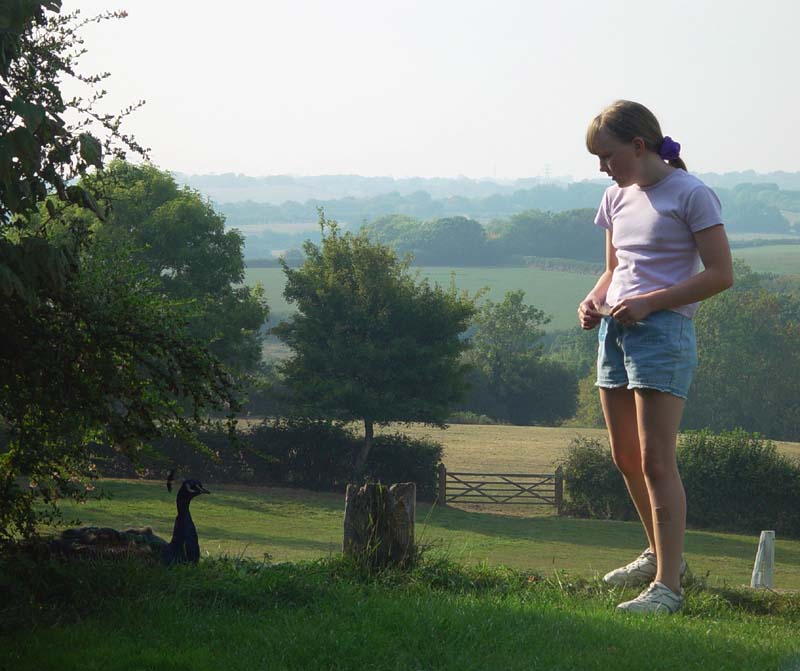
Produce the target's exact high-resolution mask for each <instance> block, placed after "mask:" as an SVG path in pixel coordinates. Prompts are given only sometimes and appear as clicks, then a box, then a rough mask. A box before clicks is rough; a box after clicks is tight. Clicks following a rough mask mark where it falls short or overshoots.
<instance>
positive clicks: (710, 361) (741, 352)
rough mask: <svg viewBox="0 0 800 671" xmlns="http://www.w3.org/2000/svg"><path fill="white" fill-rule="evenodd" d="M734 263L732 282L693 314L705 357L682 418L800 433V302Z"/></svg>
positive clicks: (721, 426)
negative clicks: (799, 395) (779, 291)
mask: <svg viewBox="0 0 800 671" xmlns="http://www.w3.org/2000/svg"><path fill="white" fill-rule="evenodd" d="M734 270H735V275H736V283H735V284H734V286H733V288H732V289H729V290H728V291H725V292H723V293H721V294H718V295H717V296H714V297H713V298H710V299H709V300H707V301H705V302H704V303H703V304H702V305H701V306H700V309H699V310H698V312H697V315H696V316H695V325H696V331H697V348H698V359H699V364H698V368H697V372H696V374H695V380H694V383H693V384H692V388H691V390H690V392H689V399H688V401H687V403H686V410H685V411H684V421H683V425H684V426H685V427H686V428H704V427H708V428H710V429H711V430H713V431H720V430H728V429H733V428H736V427H742V428H744V429H745V430H747V431H757V432H759V433H761V434H763V435H766V436H769V437H771V438H776V439H783V440H798V439H800V399H799V397H798V395H797V389H798V388H800V323H798V315H800V301H798V300H797V298H796V297H792V296H791V295H784V294H779V293H775V292H770V291H768V290H766V289H765V288H764V287H763V285H762V279H761V277H760V276H759V275H758V274H756V273H754V272H753V271H752V270H751V269H750V268H749V267H748V266H747V265H746V264H745V263H743V262H741V261H738V260H737V261H736V262H735V265H734Z"/></svg>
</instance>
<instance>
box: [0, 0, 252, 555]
mask: <svg viewBox="0 0 800 671" xmlns="http://www.w3.org/2000/svg"><path fill="white" fill-rule="evenodd" d="M58 9H59V3H58V2H55V1H51V2H32V1H30V0H17V1H16V2H10V3H4V4H3V5H2V6H1V7H0V65H2V69H0V78H2V82H0V120H1V121H2V123H3V124H4V126H3V134H2V137H0V203H1V204H2V206H1V207H0V314H2V315H3V319H2V320H0V418H1V419H2V426H0V429H2V434H3V435H2V445H0V540H9V539H12V538H15V537H19V536H28V535H31V534H33V533H34V532H35V531H36V528H37V524H38V523H39V522H40V521H42V520H51V519H53V518H55V517H57V514H58V505H57V504H58V501H59V500H60V499H61V498H63V497H72V498H75V499H78V500H81V499H83V498H85V497H86V496H87V495H88V492H89V491H90V490H91V484H90V483H89V481H88V479H89V478H91V477H93V476H94V475H95V472H94V470H93V466H92V464H91V461H90V458H89V454H88V445H89V443H90V442H91V441H92V440H97V441H104V442H108V443H110V444H113V445H116V446H117V447H118V448H119V449H120V450H122V451H124V452H125V453H127V454H129V455H132V456H135V454H136V451H137V450H138V449H139V448H140V447H141V445H142V442H143V441H144V440H146V439H148V438H151V437H154V436H161V435H168V434H173V435H175V434H177V435H181V436H183V437H184V438H185V439H187V440H194V430H195V428H196V427H197V426H198V425H200V424H202V423H204V422H206V421H207V420H206V417H207V415H208V412H209V411H210V410H227V411H232V410H234V409H235V408H236V403H237V401H236V398H235V395H234V386H233V383H232V380H231V379H230V377H229V375H228V374H227V373H226V372H225V370H224V369H223V367H222V365H221V364H220V362H219V361H218V360H217V358H216V357H215V356H213V355H212V354H211V353H210V352H209V351H208V349H207V348H206V347H204V346H203V345H202V344H201V343H199V342H198V341H197V340H196V339H195V338H193V337H191V334H190V333H189V326H188V323H189V316H190V315H189V314H188V312H187V310H186V309H185V306H184V305H181V304H178V303H175V302H174V301H170V300H168V299H165V297H164V295H163V290H162V288H161V286H160V282H159V280H158V279H157V278H153V277H152V275H151V274H150V272H149V270H148V269H147V268H146V267H144V266H143V265H142V264H141V262H139V261H137V260H136V259H135V258H134V255H132V254H131V253H130V252H129V250H127V249H126V248H125V247H124V246H114V245H110V244H108V242H107V241H103V240H101V239H98V238H97V237H95V236H94V235H93V234H92V231H91V230H90V227H88V226H86V225H84V222H83V220H82V219H81V218H79V217H74V218H70V217H67V216H65V214H64V209H65V208H67V207H79V208H87V209H90V210H92V211H93V212H95V213H96V214H98V215H100V216H104V212H103V211H102V209H101V208H100V207H99V206H98V205H97V202H96V200H95V199H94V198H93V197H92V196H91V194H90V193H89V192H88V191H87V190H86V189H85V188H83V187H82V186H80V185H78V184H70V182H71V180H73V179H74V178H76V177H78V176H80V175H83V174H86V173H87V172H89V171H91V170H96V169H98V168H100V167H102V164H103V155H106V156H108V155H115V154H116V155H122V154H124V149H125V148H127V149H129V150H130V149H133V150H138V149H141V148H140V147H139V146H138V145H137V144H136V143H135V141H134V140H133V139H132V138H129V137H127V136H125V135H123V134H122V133H121V131H120V125H119V124H120V122H121V119H122V118H123V117H124V116H125V114H126V113H127V111H124V112H123V113H122V114H121V115H116V116H115V115H104V114H99V113H96V112H95V111H94V105H95V103H96V102H97V101H98V100H100V99H101V98H102V96H103V92H102V91H101V90H97V89H96V87H97V85H98V84H99V83H100V82H101V81H102V80H103V78H104V76H102V75H101V76H98V77H81V76H80V75H78V74H77V73H76V69H75V65H76V59H77V57H78V56H79V55H80V54H81V53H82V51H81V49H80V39H79V37H78V32H77V31H78V30H79V28H80V26H81V25H82V22H81V21H79V20H78V17H77V13H74V14H70V15H65V16H60V15H58V13H57V12H58ZM115 16H121V14H113V13H110V14H106V15H103V17H101V19H102V18H104V17H105V18H112V17H115ZM71 75H74V76H76V77H78V78H79V79H81V80H82V81H84V83H86V84H87V85H88V86H89V87H90V89H92V90H93V91H94V92H93V93H92V94H91V96H90V97H89V98H88V99H87V100H82V99H81V98H75V99H72V100H71V101H69V102H68V103H65V102H64V100H63V99H62V96H61V90H60V85H61V82H62V79H63V78H64V77H65V76H71ZM93 87H94V88H93ZM65 111H71V112H72V113H73V115H74V116H75V118H77V121H76V122H75V124H74V125H68V124H67V123H66V122H64V121H63V117H62V115H63V114H64V113H65ZM128 111H130V108H129V110H128ZM90 128H97V129H99V131H98V135H99V137H97V136H95V135H93V134H92V133H91V132H90V130H89V129H90ZM43 504H44V505H43Z"/></svg>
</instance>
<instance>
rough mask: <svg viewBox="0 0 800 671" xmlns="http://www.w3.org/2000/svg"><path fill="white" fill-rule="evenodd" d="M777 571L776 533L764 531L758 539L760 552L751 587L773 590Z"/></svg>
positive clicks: (757, 554) (754, 566) (757, 553)
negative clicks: (774, 575)
mask: <svg viewBox="0 0 800 671" xmlns="http://www.w3.org/2000/svg"><path fill="white" fill-rule="evenodd" d="M774 571H775V532H774V531H762V532H761V537H760V538H759V539H758V551H757V552H756V561H755V564H754V565H753V575H752V577H751V578H750V587H767V588H769V589H772V579H773V574H774Z"/></svg>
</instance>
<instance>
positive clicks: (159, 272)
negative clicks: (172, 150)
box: [71, 160, 269, 374]
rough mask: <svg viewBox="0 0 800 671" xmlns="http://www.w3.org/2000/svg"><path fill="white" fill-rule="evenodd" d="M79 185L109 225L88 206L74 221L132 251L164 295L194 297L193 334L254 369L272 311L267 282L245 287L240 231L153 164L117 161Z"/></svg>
mask: <svg viewBox="0 0 800 671" xmlns="http://www.w3.org/2000/svg"><path fill="white" fill-rule="evenodd" d="M81 185H82V186H83V187H84V188H85V189H86V191H87V192H88V193H90V194H91V195H92V196H93V197H94V198H95V199H96V200H97V202H98V203H100V205H101V207H102V206H105V208H107V209H108V211H109V213H108V216H107V217H106V218H105V219H106V220H105V222H100V221H98V220H97V219H96V217H95V216H94V215H93V214H92V213H91V212H87V211H86V210H81V211H78V212H73V213H72V218H74V217H80V218H82V219H84V220H85V221H83V223H82V225H83V226H85V227H89V228H91V229H92V230H93V232H94V234H95V236H96V237H97V238H98V239H102V240H104V241H106V242H107V243H108V244H109V245H113V246H122V247H128V248H130V249H131V254H132V258H133V260H134V261H136V262H138V263H140V264H142V265H143V266H144V267H145V268H147V270H148V271H149V273H150V274H151V275H152V276H153V277H154V278H157V279H158V283H159V285H160V288H161V290H162V291H163V292H164V294H165V295H167V296H168V297H169V298H171V299H173V300H176V301H187V302H190V304H191V309H192V313H193V314H192V316H191V318H190V321H189V333H190V334H191V335H192V336H194V337H196V338H197V339H198V340H200V341H201V342H204V343H207V344H209V346H210V349H211V351H212V352H213V353H214V354H215V355H216V356H217V357H218V358H219V359H220V360H221V361H222V362H223V363H225V364H226V366H227V367H228V368H229V369H230V370H231V371H234V372H236V373H237V374H243V373H247V372H252V371H254V370H255V369H256V368H257V367H258V365H259V363H260V361H261V347H262V340H263V336H262V333H261V327H262V326H263V325H264V322H265V321H266V319H267V316H268V314H269V311H268V308H267V304H266V301H265V299H264V289H263V287H262V286H260V285H259V286H256V287H254V288H251V287H246V286H242V284H243V282H244V257H243V254H242V247H243V244H244V237H243V236H242V234H241V233H240V232H239V231H238V230H236V229H233V230H229V231H226V230H225V218H224V217H223V216H221V215H219V214H217V213H216V212H215V211H214V209H213V207H212V206H211V204H210V203H209V202H208V201H207V200H206V199H204V198H203V197H202V196H201V195H200V194H199V193H198V192H197V191H194V190H192V189H189V188H188V187H183V188H181V187H179V186H178V185H177V184H176V182H175V179H174V178H173V177H172V175H170V174H169V173H167V172H165V171H163V170H159V169H158V168H156V167H155V166H153V165H148V164H144V165H133V164H131V163H126V162H124V161H120V160H117V161H113V162H111V164H110V165H109V166H108V167H107V168H106V169H104V170H103V171H102V172H99V173H97V174H94V175H89V176H87V177H85V178H84V179H83V180H81ZM72 218H71V220H72ZM87 219H88V220H87Z"/></svg>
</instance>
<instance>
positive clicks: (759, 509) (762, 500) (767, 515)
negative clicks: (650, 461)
mask: <svg viewBox="0 0 800 671" xmlns="http://www.w3.org/2000/svg"><path fill="white" fill-rule="evenodd" d="M678 468H679V470H680V472H681V476H682V478H683V484H684V488H685V489H686V499H687V522H688V523H689V524H694V525H698V526H709V527H718V528H729V529H733V530H736V531H744V532H758V531H760V530H762V529H774V530H775V532H776V533H778V534H781V535H785V536H794V537H800V465H798V464H797V463H793V462H792V461H790V460H789V459H788V458H786V457H785V456H783V455H782V454H779V453H778V451H777V449H776V448H775V444H774V443H773V442H772V441H770V440H766V439H764V438H763V437H762V436H760V435H759V434H758V433H747V432H745V431H743V430H742V429H736V430H734V431H724V432H722V433H719V434H714V433H711V432H710V431H708V430H703V431H687V432H686V433H685V434H683V435H682V436H681V441H680V446H679V448H678Z"/></svg>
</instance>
